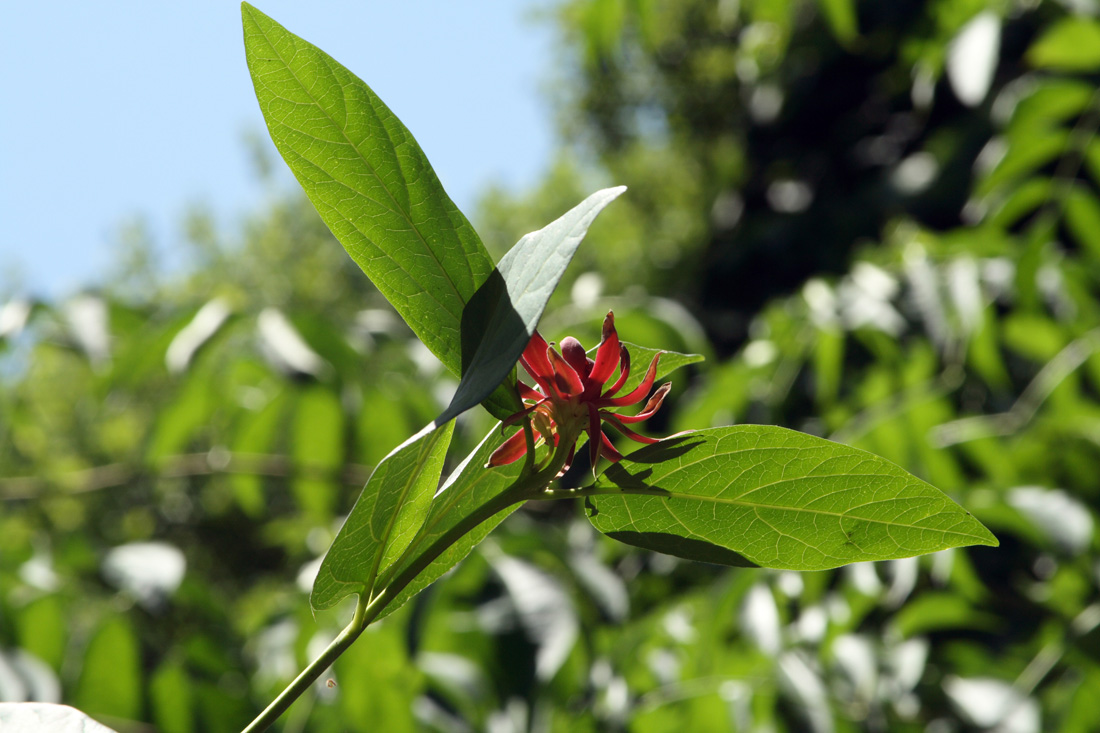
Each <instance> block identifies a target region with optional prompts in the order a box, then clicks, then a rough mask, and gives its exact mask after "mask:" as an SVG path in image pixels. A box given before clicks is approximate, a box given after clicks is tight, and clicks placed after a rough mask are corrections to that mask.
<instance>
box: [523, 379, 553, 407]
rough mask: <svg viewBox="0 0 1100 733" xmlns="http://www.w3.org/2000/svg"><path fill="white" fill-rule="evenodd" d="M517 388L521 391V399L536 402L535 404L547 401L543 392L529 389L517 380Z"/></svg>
mask: <svg viewBox="0 0 1100 733" xmlns="http://www.w3.org/2000/svg"><path fill="white" fill-rule="evenodd" d="M516 388H517V389H519V396H520V398H521V399H524V400H534V401H535V402H541V401H542V400H544V399H546V395H544V394H543V393H542V392H539V391H538V390H537V389H532V388H531V387H528V386H527V385H526V384H524V383H523V382H520V381H519V380H516Z"/></svg>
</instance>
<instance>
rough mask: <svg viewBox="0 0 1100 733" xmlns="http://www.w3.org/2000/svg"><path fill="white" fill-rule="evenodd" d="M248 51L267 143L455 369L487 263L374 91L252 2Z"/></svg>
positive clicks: (247, 12)
mask: <svg viewBox="0 0 1100 733" xmlns="http://www.w3.org/2000/svg"><path fill="white" fill-rule="evenodd" d="M241 14H242V18H243V22H244V40H245V52H246V56H247V59H248V68H249V71H250V72H251V75H252V81H253V84H254V85H255V89H256V97H257V99H258V100H259V103H260V109H261V110H262V111H263V115H264V119H265V120H266V122H267V126H268V131H269V132H270V134H271V138H272V140H273V141H274V142H275V147H276V148H278V150H279V152H280V153H281V154H282V156H283V158H284V160H286V162H287V165H288V166H290V169H291V170H292V171H293V172H294V175H295V176H296V177H297V179H298V181H299V183H301V185H302V188H303V189H304V190H305V192H306V195H308V196H309V199H310V201H312V202H313V205H314V206H315V207H316V208H317V211H318V213H320V215H321V218H322V219H323V220H324V222H325V224H327V225H328V227H329V228H330V229H331V230H332V232H333V234H335V235H336V238H337V239H338V240H340V243H341V244H343V246H344V248H345V249H346V250H347V251H348V254H350V255H351V257H352V259H353V260H355V262H356V263H357V264H358V265H359V267H361V268H362V269H363V272H365V273H366V274H367V276H368V277H370V279H371V280H372V281H373V282H374V284H375V285H376V286H377V287H378V289H379V290H380V291H381V292H382V294H383V295H385V296H386V298H387V299H388V300H389V301H390V303H392V304H393V306H394V308H396V309H397V312H398V313H400V314H401V316H402V317H403V318H404V319H405V320H406V321H407V322H408V324H409V326H411V327H412V329H413V331H414V332H415V333H416V335H417V336H419V337H420V339H421V340H422V341H423V342H424V343H425V344H426V345H427V346H428V348H429V349H431V350H432V352H433V353H434V354H435V355H436V356H438V357H439V359H440V361H442V362H443V364H444V365H445V366H446V367H447V368H448V369H449V370H450V371H451V372H453V373H454V374H456V375H457V374H459V373H460V369H461V359H462V354H461V344H460V337H459V327H460V322H461V318H462V310H463V307H464V306H465V305H466V302H467V301H468V300H469V299H470V298H471V297H472V296H473V294H474V292H475V291H476V290H477V289H478V287H479V286H480V285H481V284H482V283H484V282H485V280H486V279H487V278H488V277H489V273H490V272H492V270H493V261H492V259H491V258H490V257H489V254H488V252H486V250H485V247H484V245H483V244H482V243H481V240H480V239H479V238H478V236H477V234H476V233H475V232H474V230H473V228H472V227H471V226H470V223H469V222H468V221H467V220H466V217H465V216H463V215H462V213H461V212H460V211H459V210H458V208H457V207H456V206H455V205H454V204H453V203H452V202H451V200H450V198H448V197H447V194H446V192H445V191H444V190H443V186H442V185H441V184H440V182H439V179H438V178H437V177H436V175H435V172H434V171H433V170H432V168H431V165H430V164H429V162H428V159H427V157H426V156H425V155H424V152H423V150H421V149H420V146H419V145H418V144H417V142H416V140H415V139H414V138H413V136H412V134H411V133H410V132H409V131H408V129H406V128H405V126H404V125H403V124H402V123H401V121H400V120H398V119H397V117H395V116H394V114H393V113H392V112H391V111H390V110H389V109H388V108H387V107H386V105H385V104H383V103H382V101H381V100H380V99H379V98H378V96H377V95H375V93H374V92H373V91H372V90H371V89H370V87H368V86H367V85H366V84H365V83H363V82H362V81H361V80H360V79H359V78H357V77H356V76H355V75H354V74H352V73H351V72H350V71H348V70H347V69H346V68H344V67H343V66H342V65H340V64H339V63H338V62H336V61H335V60H334V59H333V58H332V57H330V56H329V55H328V54H326V53H325V52H324V51H321V50H320V49H319V48H317V47H316V46H314V45H312V44H310V43H308V42H306V41H304V40H302V39H301V38H299V37H297V36H295V35H294V34H292V33H290V32H288V31H287V30H286V29H284V28H283V27H282V26H280V25H279V24H278V23H276V22H275V21H274V20H272V19H271V18H269V17H267V16H266V15H264V14H263V13H261V12H260V11H258V10H256V9H255V8H253V7H252V6H251V5H249V4H248V3H243V4H242V6H241Z"/></svg>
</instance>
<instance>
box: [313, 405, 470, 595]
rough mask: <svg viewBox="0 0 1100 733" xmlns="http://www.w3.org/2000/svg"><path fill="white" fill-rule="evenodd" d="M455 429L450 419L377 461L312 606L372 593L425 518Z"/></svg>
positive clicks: (315, 590)
mask: <svg viewBox="0 0 1100 733" xmlns="http://www.w3.org/2000/svg"><path fill="white" fill-rule="evenodd" d="M453 430H454V423H453V422H450V423H448V424H447V425H446V426H445V427H443V428H441V429H438V430H424V431H421V432H420V433H418V434H417V435H415V436H413V437H412V438H410V439H409V440H407V441H405V443H403V444H402V445H400V446H398V447H397V448H396V449H394V451H393V452H392V453H390V454H389V455H388V456H386V458H384V459H383V460H382V462H381V463H379V464H378V467H377V468H376V469H375V470H374V473H372V474H371V477H370V478H369V479H368V480H367V485H366V486H365V487H364V488H363V493H362V494H360V496H359V500H358V501H356V502H355V506H354V507H353V508H352V510H351V513H350V514H349V515H348V518H347V520H346V521H345V522H344V526H343V527H341V528H340V532H339V533H338V534H337V535H336V539H335V541H333V543H332V547H330V548H329V551H328V553H327V554H326V555H325V559H324V560H323V561H322V562H321V568H320V570H319V571H318V573H317V579H316V580H315V581H314V584H313V593H312V595H311V596H310V603H311V604H312V605H313V607H314V608H316V609H324V608H331V607H332V606H333V605H335V604H336V602H337V601H339V600H340V599H341V598H344V597H345V596H348V595H350V594H352V593H366V594H368V595H369V594H371V593H373V591H374V589H375V580H376V579H377V578H378V575H379V573H380V572H381V571H383V570H385V569H386V568H387V567H388V566H389V565H391V564H392V563H393V562H395V561H396V560H397V559H398V558H399V557H400V556H401V553H402V552H404V551H405V548H407V547H408V546H409V543H410V542H412V540H413V537H414V536H416V532H417V530H418V529H420V525H421V523H422V522H423V521H424V517H425V513H426V511H427V507H428V504H429V502H431V500H432V495H433V494H434V493H435V488H436V486H437V485H438V483H439V475H440V473H441V472H442V471H443V460H444V458H446V456H447V447H448V446H449V445H450V442H451V433H452V432H453Z"/></svg>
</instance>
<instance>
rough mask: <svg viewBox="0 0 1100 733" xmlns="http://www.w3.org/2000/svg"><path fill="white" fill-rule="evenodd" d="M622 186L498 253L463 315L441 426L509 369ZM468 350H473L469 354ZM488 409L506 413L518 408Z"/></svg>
mask: <svg viewBox="0 0 1100 733" xmlns="http://www.w3.org/2000/svg"><path fill="white" fill-rule="evenodd" d="M625 190H626V187H625V186H618V187H616V188H605V189H603V190H601V191H597V192H596V193H594V194H592V195H591V196H589V197H588V198H586V199H585V200H584V201H582V202H581V203H579V204H577V205H576V206H574V207H573V208H572V209H570V210H569V211H567V212H566V213H565V214H563V215H562V216H561V217H559V218H558V219H556V220H555V221H553V222H551V223H550V224H548V225H546V226H545V227H543V228H542V229H539V230H538V231H537V232H531V233H530V234H527V235H524V237H523V238H522V239H520V240H519V242H518V243H516V245H515V246H514V247H512V249H510V250H508V253H507V254H505V255H504V257H502V258H501V260H500V264H499V265H498V266H497V270H496V272H494V273H493V275H492V276H491V277H490V278H489V280H487V281H486V283H485V285H483V286H482V287H481V289H479V290H478V292H477V294H476V295H474V297H473V299H472V300H471V301H470V304H469V306H468V307H467V308H466V311H465V312H464V313H463V314H462V338H463V349H462V352H463V355H464V356H463V360H462V361H463V364H462V381H461V382H460V383H459V385H458V389H457V390H456V391H455V394H454V398H453V399H452V400H451V404H450V405H449V406H448V407H447V409H446V410H445V411H444V412H443V414H442V415H440V416H439V417H438V418H436V420H435V424H436V425H442V424H443V423H445V422H447V421H448V420H452V419H454V418H455V417H458V416H459V415H460V414H462V413H463V412H465V411H466V410H468V409H470V408H471V407H474V406H475V405H477V404H479V403H481V402H482V401H483V400H485V399H486V398H487V397H489V395H490V394H491V393H492V392H493V390H495V389H496V388H497V386H498V385H500V383H501V382H503V381H504V379H505V378H506V377H507V376H508V375H509V374H510V373H511V372H512V370H513V369H514V368H515V366H516V361H517V360H519V356H520V354H522V353H523V350H524V348H526V346H527V344H528V342H529V341H530V340H531V336H532V335H533V334H534V333H535V328H536V327H537V326H538V323H539V319H540V318H542V312H543V311H544V310H545V309H546V303H547V302H548V301H549V300H550V296H551V295H553V293H554V289H555V288H556V287H557V286H558V283H559V282H560V281H561V277H562V275H563V274H565V268H566V267H567V266H568V265H569V262H570V261H571V260H572V259H573V255H574V254H575V253H576V251H577V247H578V246H579V245H580V243H581V241H582V240H583V239H584V235H585V234H586V233H587V232H588V227H589V226H591V224H592V222H593V220H595V218H596V216H597V215H598V214H599V213H600V212H601V211H603V208H604V207H605V206H607V205H608V204H609V203H611V202H612V201H614V200H615V199H616V198H618V196H619V195H620V194H621V193H622V192H623V191H625ZM466 354H472V356H471V357H470V358H469V359H467V358H466V357H465V355H466ZM501 407H502V408H504V409H501V410H490V412H493V414H494V416H495V417H497V418H501V419H503V418H505V417H507V416H508V415H509V414H511V413H514V412H517V411H518V410H519V409H520V406H519V404H518V403H517V404H515V405H514V407H512V408H511V409H508V406H507V405H502V406H501Z"/></svg>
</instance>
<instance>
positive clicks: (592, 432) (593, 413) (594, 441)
mask: <svg viewBox="0 0 1100 733" xmlns="http://www.w3.org/2000/svg"><path fill="white" fill-rule="evenodd" d="M599 435H600V411H599V409H597V407H596V406H595V405H593V404H592V403H591V402H589V403H588V459H589V460H590V461H591V462H592V470H593V471H594V470H596V464H597V463H599V462H600V440H599V438H598V437H597V436H599Z"/></svg>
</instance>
